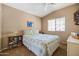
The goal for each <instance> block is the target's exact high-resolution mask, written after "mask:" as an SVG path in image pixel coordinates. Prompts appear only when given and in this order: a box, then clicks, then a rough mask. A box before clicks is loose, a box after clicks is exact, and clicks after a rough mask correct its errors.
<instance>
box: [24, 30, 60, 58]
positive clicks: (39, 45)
mask: <svg viewBox="0 0 79 59" xmlns="http://www.w3.org/2000/svg"><path fill="white" fill-rule="evenodd" d="M24 33H25V34H24V35H23V44H24V45H25V46H26V47H27V48H28V49H29V50H30V51H32V52H33V53H34V54H35V55H37V56H51V55H53V53H54V51H55V50H56V49H57V48H58V47H59V41H60V40H59V36H57V35H48V34H39V33H33V32H32V30H28V31H25V32H24ZM28 33H29V34H28Z"/></svg>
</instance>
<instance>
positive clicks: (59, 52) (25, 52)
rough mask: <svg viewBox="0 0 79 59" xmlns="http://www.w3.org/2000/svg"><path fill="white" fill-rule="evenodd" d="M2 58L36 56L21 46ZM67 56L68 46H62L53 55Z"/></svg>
mask: <svg viewBox="0 0 79 59" xmlns="http://www.w3.org/2000/svg"><path fill="white" fill-rule="evenodd" d="M0 55H2V56H35V54H34V53H32V52H31V51H29V50H28V49H27V48H26V47H24V46H19V47H16V48H13V49H10V50H5V51H3V52H1V53H0ZM66 55H67V48H66V45H64V46H63V45H62V46H60V47H59V48H58V49H57V50H56V51H55V52H54V54H53V56H66Z"/></svg>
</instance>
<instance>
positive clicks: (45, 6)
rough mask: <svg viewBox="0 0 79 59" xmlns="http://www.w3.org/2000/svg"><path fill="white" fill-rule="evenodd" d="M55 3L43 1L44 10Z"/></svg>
mask: <svg viewBox="0 0 79 59" xmlns="http://www.w3.org/2000/svg"><path fill="white" fill-rule="evenodd" d="M54 5H56V4H55V3H44V10H45V11H47V10H48V8H49V7H53V6H54Z"/></svg>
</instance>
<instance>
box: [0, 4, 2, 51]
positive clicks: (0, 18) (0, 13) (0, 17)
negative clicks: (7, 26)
mask: <svg viewBox="0 0 79 59" xmlns="http://www.w3.org/2000/svg"><path fill="white" fill-rule="evenodd" d="M1 8H2V6H1V3H0V50H1V29H2V28H1V27H2V26H1V24H2V22H1V21H2V16H1V15H2V11H1Z"/></svg>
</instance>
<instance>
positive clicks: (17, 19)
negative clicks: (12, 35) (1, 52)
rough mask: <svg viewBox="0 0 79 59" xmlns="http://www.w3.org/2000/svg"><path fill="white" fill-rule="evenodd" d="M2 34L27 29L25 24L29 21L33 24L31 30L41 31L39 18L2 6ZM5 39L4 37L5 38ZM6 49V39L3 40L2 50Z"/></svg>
mask: <svg viewBox="0 0 79 59" xmlns="http://www.w3.org/2000/svg"><path fill="white" fill-rule="evenodd" d="M2 10H3V12H2V16H3V21H2V30H3V31H2V33H3V34H4V33H9V32H15V31H20V30H26V29H29V28H28V27H26V26H25V23H26V22H27V21H28V20H30V21H32V22H33V28H36V29H37V30H41V18H39V17H37V16H33V15H31V14H28V13H25V12H23V11H20V10H18V9H15V8H12V7H9V6H6V5H2ZM5 38H6V37H5ZM5 47H7V39H3V48H5Z"/></svg>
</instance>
